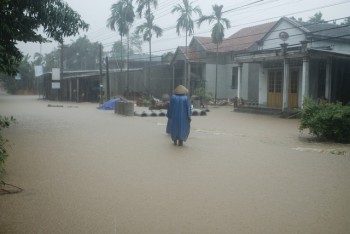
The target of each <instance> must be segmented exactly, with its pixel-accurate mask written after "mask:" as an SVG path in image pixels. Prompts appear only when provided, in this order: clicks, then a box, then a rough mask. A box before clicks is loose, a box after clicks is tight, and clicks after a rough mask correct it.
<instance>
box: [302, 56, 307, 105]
mask: <svg viewBox="0 0 350 234" xmlns="http://www.w3.org/2000/svg"><path fill="white" fill-rule="evenodd" d="M308 96H309V58H303V77H302V84H301V98H302V106H303V104H304V97H308Z"/></svg>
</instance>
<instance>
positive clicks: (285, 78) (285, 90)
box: [282, 59, 289, 111]
mask: <svg viewBox="0 0 350 234" xmlns="http://www.w3.org/2000/svg"><path fill="white" fill-rule="evenodd" d="M288 87H289V61H288V60H287V59H284V68H283V100H282V111H284V110H285V109H286V108H288Z"/></svg>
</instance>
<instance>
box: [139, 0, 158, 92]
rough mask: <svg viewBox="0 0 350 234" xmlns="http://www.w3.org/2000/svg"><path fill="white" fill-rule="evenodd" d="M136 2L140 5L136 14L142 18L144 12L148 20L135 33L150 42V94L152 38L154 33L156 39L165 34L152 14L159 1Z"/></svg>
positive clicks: (149, 83) (140, 0) (145, 0)
mask: <svg viewBox="0 0 350 234" xmlns="http://www.w3.org/2000/svg"><path fill="white" fill-rule="evenodd" d="M136 2H137V3H138V7H137V9H136V12H137V13H138V15H139V17H141V16H142V13H143V12H144V16H145V20H146V22H144V23H143V24H141V25H139V26H137V27H136V30H135V33H137V34H140V33H142V35H143V36H142V37H143V40H144V41H148V45H149V67H148V86H149V87H148V92H150V86H151V82H150V81H151V62H152V36H153V32H154V33H155V35H156V37H161V36H162V34H163V30H162V29H161V28H160V27H158V26H157V25H156V24H155V23H154V15H153V14H152V12H151V6H152V5H153V7H154V8H156V7H157V5H158V1H157V0H136ZM144 10H145V11H144Z"/></svg>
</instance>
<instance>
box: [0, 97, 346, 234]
mask: <svg viewBox="0 0 350 234" xmlns="http://www.w3.org/2000/svg"><path fill="white" fill-rule="evenodd" d="M50 105H51V106H50ZM96 107H97V104H94V103H65V102H52V101H44V100H38V97H37V96H8V95H0V115H13V116H15V118H16V119H17V123H16V124H14V125H12V126H11V127H10V129H7V130H5V131H4V132H3V133H4V135H5V136H6V137H7V138H8V139H9V140H10V145H9V146H10V147H9V148H8V149H9V153H10V157H9V158H8V159H7V162H6V170H7V175H6V176H5V177H4V178H3V180H4V181H6V182H8V183H11V184H15V185H17V186H19V187H21V188H23V189H24V190H23V192H21V193H18V194H13V195H2V196H0V233H122V234H124V233H133V234H134V233H135V234H139V233H142V234H148V233H149V234H158V233H160V234H164V233H166V234H171V233H174V234H178V233H191V234H192V233H200V234H206V233H208V234H209V233H210V234H212V233H220V234H221V233H223V234H225V233H230V234H231V233H249V234H250V233H259V234H261V233H266V234H272V233H278V234H280V233H325V234H329V233H349V231H350V219H349V217H350V180H349V178H350V153H349V152H350V146H349V145H342V144H332V143H319V142H317V141H314V140H313V138H311V137H310V136H309V135H308V134H307V132H299V130H298V124H299V120H296V119H280V118H277V117H273V116H265V115H254V114H245V113H236V112H233V111H232V107H229V106H220V107H216V108H215V107H210V112H209V113H208V115H207V116H195V117H193V121H192V124H191V127H192V128H191V133H190V137H189V139H188V141H187V142H185V143H184V146H183V147H179V146H174V145H173V144H172V142H171V139H170V138H169V136H168V135H167V134H166V133H165V125H166V117H139V116H134V117H124V116H120V115H116V114H114V112H113V111H104V110H98V109H96ZM138 110H142V108H138Z"/></svg>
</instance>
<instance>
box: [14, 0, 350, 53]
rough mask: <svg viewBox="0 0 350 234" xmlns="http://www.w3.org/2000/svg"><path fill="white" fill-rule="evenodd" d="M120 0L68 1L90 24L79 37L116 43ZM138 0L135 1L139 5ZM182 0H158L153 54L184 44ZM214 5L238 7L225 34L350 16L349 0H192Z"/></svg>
mask: <svg viewBox="0 0 350 234" xmlns="http://www.w3.org/2000/svg"><path fill="white" fill-rule="evenodd" d="M117 1H118V0H102V1H92V0H85V1H81V0H66V2H67V3H68V4H69V5H70V7H71V8H73V9H74V10H75V11H77V12H78V13H79V14H80V15H81V17H82V19H83V20H85V21H86V22H87V23H88V24H90V29H89V31H88V32H81V34H80V36H84V35H87V37H88V38H89V40H90V41H92V42H96V41H98V42H100V43H102V44H103V45H104V47H105V50H108V49H110V47H111V45H112V44H113V42H115V41H117V40H119V39H120V36H119V35H118V33H117V32H113V31H111V30H110V29H108V28H107V27H106V21H107V18H108V17H109V16H110V7H111V5H112V4H113V3H115V2H117ZM135 2H136V1H135V0H134V4H136V3H135ZM181 2H182V0H158V8H157V10H156V11H155V12H154V14H155V17H156V24H157V25H158V26H160V27H161V28H163V29H165V30H164V33H163V36H162V37H161V38H154V39H153V40H152V51H153V53H154V54H163V53H165V52H169V51H175V49H176V47H177V46H184V45H185V36H184V33H182V34H181V35H180V36H178V35H177V34H176V30H175V25H176V19H177V17H178V15H177V14H171V13H170V11H171V9H172V7H173V6H174V5H175V4H178V3H181ZM251 3H252V4H251ZM214 4H218V5H224V8H223V10H224V11H226V10H231V9H235V8H239V9H236V10H232V11H230V12H227V13H225V14H224V17H225V18H228V19H229V20H230V21H231V26H232V27H231V28H230V29H229V30H227V31H226V33H225V37H228V36H229V35H231V34H233V33H235V32H236V31H238V30H239V29H241V28H243V27H248V26H252V25H256V24H260V23H265V22H271V21H275V20H278V19H279V18H280V17H282V16H288V17H291V16H294V17H296V18H299V17H302V18H303V20H305V21H306V20H308V19H309V18H310V17H311V16H313V15H314V14H315V13H316V12H319V11H321V12H322V14H323V18H324V19H325V20H335V19H339V18H344V17H348V16H350V13H349V9H350V0H347V1H346V0H331V1H330V0H263V1H259V0H215V1H208V0H193V5H195V6H196V5H199V6H200V8H201V9H202V12H203V14H205V15H209V14H211V13H212V5H214ZM250 4H251V5H250ZM247 5H248V6H247ZM243 6H246V7H243ZM142 22H143V20H142V19H139V18H137V19H136V21H135V23H134V27H135V26H137V25H139V24H141V23H142ZM211 27H212V26H210V25H208V24H206V23H203V24H202V26H201V28H198V27H196V28H195V35H196V36H208V37H210V31H211ZM76 38H77V37H74V38H66V39H65V43H71V41H73V40H75V39H76ZM57 45H58V44H57V42H54V43H46V44H43V45H41V46H40V44H33V43H27V44H25V43H19V48H20V49H21V51H22V52H23V53H24V54H27V53H28V54H29V55H31V56H32V55H33V54H34V53H35V52H41V53H42V54H45V53H49V52H50V51H52V50H53V49H54V48H55V47H57ZM143 51H144V52H145V53H147V51H148V43H144V44H143Z"/></svg>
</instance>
